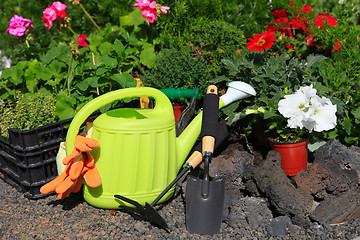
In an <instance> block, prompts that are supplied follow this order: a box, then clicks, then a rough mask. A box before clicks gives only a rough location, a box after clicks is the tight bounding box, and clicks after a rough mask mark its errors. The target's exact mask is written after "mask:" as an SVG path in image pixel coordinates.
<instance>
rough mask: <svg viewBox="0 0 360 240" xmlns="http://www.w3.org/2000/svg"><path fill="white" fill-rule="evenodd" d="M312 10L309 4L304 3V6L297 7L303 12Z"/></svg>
mask: <svg viewBox="0 0 360 240" xmlns="http://www.w3.org/2000/svg"><path fill="white" fill-rule="evenodd" d="M313 10H314V9H313V8H312V7H310V6H309V5H306V4H304V6H303V7H302V8H299V11H301V12H304V13H309V12H311V11H313Z"/></svg>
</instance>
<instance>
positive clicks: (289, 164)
mask: <svg viewBox="0 0 360 240" xmlns="http://www.w3.org/2000/svg"><path fill="white" fill-rule="evenodd" d="M270 143H271V146H272V149H273V150H275V151H277V152H278V153H280V155H281V167H282V168H283V169H284V172H285V174H286V175H288V176H295V175H296V174H297V173H298V172H299V171H301V170H303V169H304V168H306V166H307V161H308V149H307V143H308V140H302V141H299V142H293V143H286V142H284V143H280V142H274V141H270Z"/></svg>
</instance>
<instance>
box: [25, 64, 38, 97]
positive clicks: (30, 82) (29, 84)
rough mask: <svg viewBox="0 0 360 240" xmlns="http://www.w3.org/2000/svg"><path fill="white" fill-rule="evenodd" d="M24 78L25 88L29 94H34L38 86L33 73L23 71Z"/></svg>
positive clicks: (27, 70) (28, 70)
mask: <svg viewBox="0 0 360 240" xmlns="http://www.w3.org/2000/svg"><path fill="white" fill-rule="evenodd" d="M24 77H25V84H26V88H27V89H28V90H29V92H31V93H34V92H35V90H36V87H37V85H38V80H37V79H36V77H35V74H34V72H33V71H32V70H31V69H29V68H28V69H26V71H25V74H24Z"/></svg>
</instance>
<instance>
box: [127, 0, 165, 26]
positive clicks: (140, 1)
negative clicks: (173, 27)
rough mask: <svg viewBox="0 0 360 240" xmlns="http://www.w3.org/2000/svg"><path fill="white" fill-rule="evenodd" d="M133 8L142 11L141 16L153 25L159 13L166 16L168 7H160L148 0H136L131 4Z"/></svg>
mask: <svg viewBox="0 0 360 240" xmlns="http://www.w3.org/2000/svg"><path fill="white" fill-rule="evenodd" d="M133 6H134V7H138V8H139V9H140V11H142V14H141V15H142V16H143V17H144V18H146V20H147V21H148V22H149V23H153V22H154V21H155V19H156V18H157V17H158V16H160V13H162V14H167V11H168V10H169V9H170V7H166V6H161V5H160V4H157V3H156V2H155V1H150V0H136V3H134V4H133Z"/></svg>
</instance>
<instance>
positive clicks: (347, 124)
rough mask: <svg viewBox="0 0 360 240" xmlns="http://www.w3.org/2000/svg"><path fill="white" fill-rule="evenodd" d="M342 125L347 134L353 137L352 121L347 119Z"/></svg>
mask: <svg viewBox="0 0 360 240" xmlns="http://www.w3.org/2000/svg"><path fill="white" fill-rule="evenodd" d="M342 125H343V127H344V129H345V132H346V133H347V134H348V135H351V128H352V123H351V120H350V119H349V118H345V119H344V121H343V123H342Z"/></svg>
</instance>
